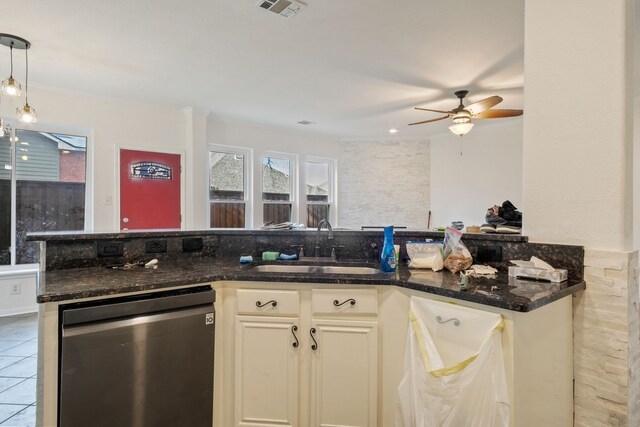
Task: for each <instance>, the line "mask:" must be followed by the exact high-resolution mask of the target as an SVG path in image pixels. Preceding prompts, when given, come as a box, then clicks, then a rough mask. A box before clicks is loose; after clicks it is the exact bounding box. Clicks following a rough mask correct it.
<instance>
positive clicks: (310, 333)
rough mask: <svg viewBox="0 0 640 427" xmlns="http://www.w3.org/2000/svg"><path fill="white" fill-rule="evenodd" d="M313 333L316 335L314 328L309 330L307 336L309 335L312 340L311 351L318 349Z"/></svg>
mask: <svg viewBox="0 0 640 427" xmlns="http://www.w3.org/2000/svg"><path fill="white" fill-rule="evenodd" d="M315 333H316V328H311V330H310V331H309V335H311V339H312V340H313V344H311V350H317V349H318V341H316V339H315V337H314V336H313V334H315Z"/></svg>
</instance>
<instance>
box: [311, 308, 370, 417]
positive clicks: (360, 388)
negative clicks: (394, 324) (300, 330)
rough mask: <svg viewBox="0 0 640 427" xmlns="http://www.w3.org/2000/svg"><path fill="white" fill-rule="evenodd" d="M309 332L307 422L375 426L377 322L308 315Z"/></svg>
mask: <svg viewBox="0 0 640 427" xmlns="http://www.w3.org/2000/svg"><path fill="white" fill-rule="evenodd" d="M313 330H315V333H312V336H313V337H314V339H315V341H316V342H317V348H316V349H315V350H313V349H312V354H311V423H310V425H311V426H314V427H316V426H361V427H365V426H368V427H373V426H376V425H377V409H376V408H377V398H378V393H377V389H378V377H377V373H378V324H377V322H375V321H362V320H320V319H313V321H312V331H313ZM313 343H314V341H313V340H311V344H313Z"/></svg>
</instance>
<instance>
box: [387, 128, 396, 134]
mask: <svg viewBox="0 0 640 427" xmlns="http://www.w3.org/2000/svg"><path fill="white" fill-rule="evenodd" d="M389 133H398V129H396V128H391V129H389Z"/></svg>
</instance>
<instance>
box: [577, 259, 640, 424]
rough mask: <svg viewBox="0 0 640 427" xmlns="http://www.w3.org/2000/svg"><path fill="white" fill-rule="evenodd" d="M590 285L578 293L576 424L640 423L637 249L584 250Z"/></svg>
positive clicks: (639, 321)
mask: <svg viewBox="0 0 640 427" xmlns="http://www.w3.org/2000/svg"><path fill="white" fill-rule="evenodd" d="M584 261H585V264H584V277H585V281H586V283H587V289H586V290H585V291H582V292H580V293H578V294H576V297H575V298H574V304H573V315H574V318H573V326H574V340H573V342H574V381H575V392H574V396H575V401H574V412H575V414H574V416H575V422H574V425H575V426H576V427H582V426H584V427H587V426H588V427H599V426H619V427H622V426H629V427H632V426H638V425H640V423H639V422H640V418H639V415H640V413H639V410H640V408H639V404H638V399H639V397H640V393H639V391H640V384H639V378H638V377H639V375H640V373H639V369H640V341H639V339H640V329H639V328H640V319H639V311H638V309H639V308H640V306H639V304H640V300H639V290H638V253H637V252H610V251H600V250H590V249H586V250H585V260H584Z"/></svg>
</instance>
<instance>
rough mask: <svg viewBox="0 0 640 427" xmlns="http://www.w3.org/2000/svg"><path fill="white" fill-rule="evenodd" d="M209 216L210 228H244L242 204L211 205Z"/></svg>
mask: <svg viewBox="0 0 640 427" xmlns="http://www.w3.org/2000/svg"><path fill="white" fill-rule="evenodd" d="M209 214H210V217H209V226H210V227H212V228H244V217H245V213H244V203H211V205H210V211H209Z"/></svg>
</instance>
